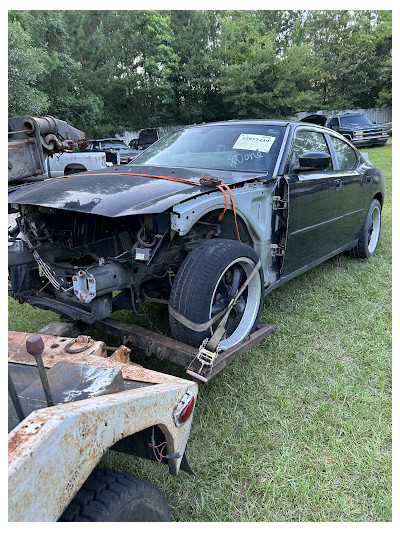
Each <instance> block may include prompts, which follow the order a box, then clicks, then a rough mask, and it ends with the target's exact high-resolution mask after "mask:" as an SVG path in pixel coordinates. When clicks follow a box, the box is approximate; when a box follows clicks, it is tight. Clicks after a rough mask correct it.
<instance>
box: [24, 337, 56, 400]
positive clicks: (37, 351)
mask: <svg viewBox="0 0 400 533" xmlns="http://www.w3.org/2000/svg"><path fill="white" fill-rule="evenodd" d="M43 350H44V342H43V339H42V337H41V336H40V335H30V336H29V337H28V338H27V339H26V351H27V352H28V353H29V354H31V355H33V357H34V358H35V359H36V365H37V368H38V370H39V376H40V381H41V382H42V386H43V391H44V395H45V397H46V402H47V405H48V406H49V407H51V406H52V405H54V402H53V398H52V395H51V390H50V385H49V381H48V379H47V374H46V369H45V367H44V364H43V359H42V353H43Z"/></svg>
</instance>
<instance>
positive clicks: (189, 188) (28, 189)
mask: <svg viewBox="0 0 400 533" xmlns="http://www.w3.org/2000/svg"><path fill="white" fill-rule="evenodd" d="M135 173H136V174H137V173H139V174H148V175H151V176H171V177H174V178H179V179H186V180H193V181H199V179H200V178H201V177H202V176H203V175H204V174H206V175H208V176H209V175H211V176H213V177H215V178H219V179H221V180H222V182H224V183H226V184H227V185H233V184H235V183H240V182H245V181H251V180H254V179H255V178H257V177H258V176H260V174H256V173H253V172H246V173H241V172H230V171H221V170H219V171H218V170H209V169H208V170H202V169H192V168H182V167H180V168H171V167H168V168H166V167H150V166H139V165H130V166H126V167H124V168H123V169H121V168H120V167H108V168H104V169H101V170H93V171H90V172H84V173H82V174H72V175H70V176H67V177H61V178H53V179H49V180H45V181H41V182H37V183H30V184H27V185H23V186H22V187H20V188H17V189H14V190H12V191H11V192H10V193H9V199H8V201H9V203H13V204H27V205H38V206H43V207H53V208H55V209H63V210H66V211H80V212H83V213H93V214H96V215H102V216H107V217H120V216H127V215H138V214H150V213H162V212H163V211H165V210H166V209H169V208H170V207H172V206H173V205H175V204H177V203H179V202H182V201H183V200H187V199H189V198H192V197H194V196H197V195H200V194H204V193H208V192H210V190H215V189H214V188H211V187H207V186H203V185H200V186H198V185H191V184H187V183H181V182H175V181H169V180H163V179H159V178H156V177H154V178H153V177H150V178H145V177H140V176H137V175H135ZM263 177H265V176H263Z"/></svg>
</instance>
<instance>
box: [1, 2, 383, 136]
mask: <svg viewBox="0 0 400 533" xmlns="http://www.w3.org/2000/svg"><path fill="white" fill-rule="evenodd" d="M8 28H9V29H8V32H9V41H8V46H9V48H8V51H9V66H8V82H9V98H8V104H9V115H10V116H17V115H19V116H21V115H40V114H46V113H47V114H51V115H53V116H55V117H57V118H60V119H62V120H66V121H67V122H69V123H71V124H72V125H73V126H75V127H77V128H80V129H82V130H83V131H85V133H86V135H87V137H92V136H104V137H105V136H113V135H115V134H117V133H121V132H123V131H125V130H130V131H132V130H137V129H140V128H145V127H157V126H168V125H179V124H193V123H200V122H210V121H214V120H227V119H233V118H287V117H290V116H292V115H294V114H296V113H297V112H299V111H314V110H317V109H341V108H353V107H355V108H369V107H379V106H387V105H391V99H392V94H391V93H392V89H391V72H392V69H391V66H392V59H391V40H392V18H391V11H388V10H383V11H379V10H377V11H366V10H363V11H323V10H320V11H317V10H315V11H306V10H297V11H287V10H281V11H278V10H276V11H254V10H245V11H237V10H234V11H202V10H196V11H139V10H135V11H100V10H91V11H73V10H66V11H55V10H54V11H37V10H35V11H10V12H9V26H8Z"/></svg>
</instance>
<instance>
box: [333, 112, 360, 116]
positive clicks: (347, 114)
mask: <svg viewBox="0 0 400 533" xmlns="http://www.w3.org/2000/svg"><path fill="white" fill-rule="evenodd" d="M364 114H365V113H339V114H338V115H334V116H335V117H357V116H358V115H364Z"/></svg>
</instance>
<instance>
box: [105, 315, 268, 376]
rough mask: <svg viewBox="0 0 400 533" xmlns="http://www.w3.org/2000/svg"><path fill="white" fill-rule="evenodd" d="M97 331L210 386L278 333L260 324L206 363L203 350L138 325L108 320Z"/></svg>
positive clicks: (266, 325)
mask: <svg viewBox="0 0 400 533" xmlns="http://www.w3.org/2000/svg"><path fill="white" fill-rule="evenodd" d="M95 327H97V328H98V329H100V330H101V331H105V332H107V333H109V334H111V335H114V336H115V337H117V338H119V339H120V340H121V341H122V342H123V343H124V344H125V343H130V344H132V345H133V346H135V347H137V348H140V349H142V350H144V351H145V352H146V354H147V355H155V356H156V357H158V358H159V359H161V360H164V359H166V360H169V361H172V362H173V363H176V364H178V365H180V366H183V367H184V368H185V369H186V372H187V374H188V375H190V376H191V377H192V378H194V379H196V380H198V381H202V382H208V381H209V380H210V379H211V378H212V377H214V376H215V375H217V374H218V373H219V372H221V370H223V369H224V368H225V367H226V366H227V364H228V363H230V362H231V361H233V360H234V359H236V358H237V357H239V355H241V354H243V353H244V352H246V351H247V350H249V349H250V348H252V347H253V346H254V345H256V344H258V343H259V342H261V341H262V340H264V339H265V338H267V337H268V336H270V335H272V334H273V333H275V326H274V325H273V324H259V325H258V327H257V329H256V330H255V331H254V332H253V333H252V334H251V335H249V336H248V337H246V338H245V339H244V340H243V341H242V342H239V343H238V344H236V345H235V346H233V347H232V348H229V349H228V350H226V351H223V352H222V351H221V352H217V353H216V354H215V357H213V358H212V360H211V361H209V360H207V361H206V360H205V358H204V357H201V347H200V349H196V348H194V347H193V346H189V345H188V344H184V343H182V342H179V341H177V340H175V339H171V338H170V337H167V336H166V335H161V334H159V333H156V332H155V331H150V330H148V329H145V328H142V327H140V326H137V325H135V324H126V323H125V322H120V321H118V320H114V319H112V318H106V319H104V320H101V321H100V322H96V324H95ZM199 355H200V357H199Z"/></svg>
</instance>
